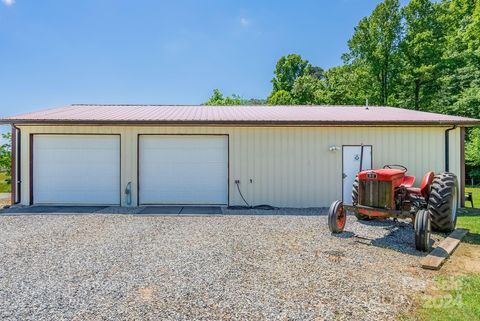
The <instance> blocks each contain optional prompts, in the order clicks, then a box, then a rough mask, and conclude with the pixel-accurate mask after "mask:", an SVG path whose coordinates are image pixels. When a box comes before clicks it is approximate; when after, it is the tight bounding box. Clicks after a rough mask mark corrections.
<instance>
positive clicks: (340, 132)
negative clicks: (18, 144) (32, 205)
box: [21, 126, 460, 207]
mask: <svg viewBox="0 0 480 321" xmlns="http://www.w3.org/2000/svg"><path fill="white" fill-rule="evenodd" d="M446 128H447V127H424V128H419V127H195V126H190V127H160V126H159V127H146V126H145V127H142V126H131V127H129V126H21V129H22V164H21V167H22V173H23V174H22V204H28V200H29V177H28V175H27V173H29V162H28V159H29V155H28V154H29V146H28V141H29V140H28V137H29V135H30V134H32V133H89V134H94V133H110V134H121V137H122V141H121V149H122V156H121V166H122V168H121V173H122V174H121V186H122V190H123V189H124V188H125V186H126V184H127V183H128V182H131V183H132V192H133V199H132V201H133V204H132V205H136V204H137V143H138V141H137V136H138V134H228V135H229V154H230V165H229V166H230V187H229V188H230V194H229V196H230V205H241V204H242V200H241V198H240V196H239V194H238V192H237V189H236V186H235V184H234V181H235V180H236V179H239V180H240V181H241V184H240V186H241V189H242V192H243V194H244V195H245V197H246V199H247V200H248V201H249V202H250V203H251V204H254V205H257V204H271V205H275V206H288V207H311V206H329V205H330V203H331V202H332V201H333V200H335V199H340V198H341V197H342V152H341V151H336V152H332V151H329V147H331V146H339V147H341V146H342V145H360V144H365V145H372V146H373V165H374V167H380V166H383V165H384V164H402V165H405V166H407V167H408V169H409V173H410V174H412V175H415V176H417V184H418V183H419V182H420V181H421V177H422V176H423V174H424V173H425V172H426V171H428V170H433V171H435V172H440V171H443V170H444V167H445V164H444V163H445V161H444V131H445V129H446ZM450 170H451V171H452V172H454V173H456V174H457V175H458V176H460V129H455V130H453V131H451V132H450ZM250 179H252V183H250ZM122 204H123V205H124V204H125V197H123V198H122Z"/></svg>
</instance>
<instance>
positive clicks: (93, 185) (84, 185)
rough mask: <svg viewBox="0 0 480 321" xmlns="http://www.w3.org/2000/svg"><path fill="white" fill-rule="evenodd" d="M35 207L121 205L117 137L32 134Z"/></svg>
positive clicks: (118, 144) (118, 138)
mask: <svg viewBox="0 0 480 321" xmlns="http://www.w3.org/2000/svg"><path fill="white" fill-rule="evenodd" d="M33 202H34V203H35V204H82V205H83V204H104V205H114V204H115V205H118V204H119V203H120V136H118V135H34V136H33Z"/></svg>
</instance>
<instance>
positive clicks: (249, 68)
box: [0, 0, 405, 116]
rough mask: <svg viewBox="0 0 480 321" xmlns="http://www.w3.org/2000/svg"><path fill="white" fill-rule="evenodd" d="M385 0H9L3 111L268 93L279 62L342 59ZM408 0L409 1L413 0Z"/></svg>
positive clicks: (1, 58) (0, 8) (1, 52)
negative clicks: (359, 27) (362, 23)
mask: <svg viewBox="0 0 480 321" xmlns="http://www.w3.org/2000/svg"><path fill="white" fill-rule="evenodd" d="M379 2H380V1H379V0H316V1H314V0H311V1H283V0H277V1H260V0H256V1H254V0H250V1H227V0H224V1H213V0H212V1H208V0H205V1H199V0H197V1H194V0H190V1H159V0H157V1H153V0H152V1H150V0H145V1H141V0H138V1H133V0H130V1H126V0H81V1H80V0H69V1H65V0H63V1H62V0H41V1H39V0H0V64H1V65H0V66H1V67H0V116H6V115H11V114H17V113H22V112H28V111H32V110H38V109H41V108H45V107H52V106H61V105H65V104H69V103H158V104H169V103H176V104H199V103H202V102H204V101H205V100H206V99H207V98H208V97H209V96H210V94H211V91H212V89H214V88H219V89H221V90H222V92H224V93H225V94H232V93H236V94H239V95H241V96H243V97H245V98H250V97H257V98H264V97H266V96H267V95H268V93H269V92H270V90H271V84H270V79H271V78H272V76H273V73H272V72H273V68H274V65H275V62H276V61H277V60H278V58H279V57H280V56H282V55H285V54H288V53H299V54H301V55H302V56H303V57H304V58H307V59H308V60H310V62H312V63H313V64H315V65H318V66H321V67H323V68H328V67H331V66H334V65H338V64H340V63H341V60H340V56H341V54H342V53H343V52H345V51H346V49H347V47H346V42H347V40H348V39H349V38H350V36H351V35H352V32H353V28H354V26H355V25H356V24H357V22H358V21H359V19H360V18H362V17H363V16H366V15H368V14H369V13H370V12H371V11H372V9H373V8H374V7H375V5H376V4H377V3H379ZM404 2H405V1H404Z"/></svg>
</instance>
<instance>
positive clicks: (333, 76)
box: [205, 0, 480, 178]
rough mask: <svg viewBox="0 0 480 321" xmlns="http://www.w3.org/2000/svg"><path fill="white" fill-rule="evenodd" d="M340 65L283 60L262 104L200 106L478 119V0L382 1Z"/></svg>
mask: <svg viewBox="0 0 480 321" xmlns="http://www.w3.org/2000/svg"><path fill="white" fill-rule="evenodd" d="M342 61H343V63H342V64H341V65H340V66H335V67H332V68H329V69H326V70H324V69H323V68H321V67H319V66H314V65H312V64H311V63H310V62H309V61H308V60H307V59H304V58H303V57H301V56H300V55H298V54H289V55H287V56H284V57H281V58H280V59H279V60H278V61H277V63H276V65H275V69H274V77H273V79H272V80H271V83H272V91H271V93H270V95H269V96H268V97H267V99H253V100H245V99H242V98H241V97H239V96H236V95H232V96H227V97H224V96H223V95H222V93H221V92H220V91H218V90H215V91H214V94H213V96H212V97H211V98H210V99H209V100H208V101H207V102H206V103H205V104H206V105H247V104H249V105H250V104H268V105H325V104H327V105H364V104H365V103H366V100H367V99H368V102H369V104H371V105H388V106H395V107H402V108H409V109H415V110H420V111H429V112H437V113H443V114H451V115H459V116H466V117H472V118H479V119H480V0H441V1H430V0H411V1H410V2H409V3H408V4H407V5H405V6H403V7H402V6H401V5H400V3H399V1H398V0H384V1H382V2H381V3H380V4H378V5H377V6H376V7H375V9H374V10H373V12H372V13H371V14H370V15H369V16H367V17H364V18H362V19H361V20H360V21H359V22H358V24H357V26H356V27H355V29H354V33H353V36H352V37H351V38H350V40H349V41H348V51H347V52H346V53H344V54H343V55H342ZM466 164H467V173H468V174H469V175H470V176H471V177H477V178H480V129H471V130H468V131H467V142H466Z"/></svg>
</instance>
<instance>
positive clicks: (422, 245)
mask: <svg viewBox="0 0 480 321" xmlns="http://www.w3.org/2000/svg"><path fill="white" fill-rule="evenodd" d="M430 222H431V220H430V213H428V211H427V210H419V211H418V212H417V214H416V215H415V226H414V227H415V248H416V249H417V250H418V251H422V252H427V251H428V250H429V249H430V233H431V227H430Z"/></svg>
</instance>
